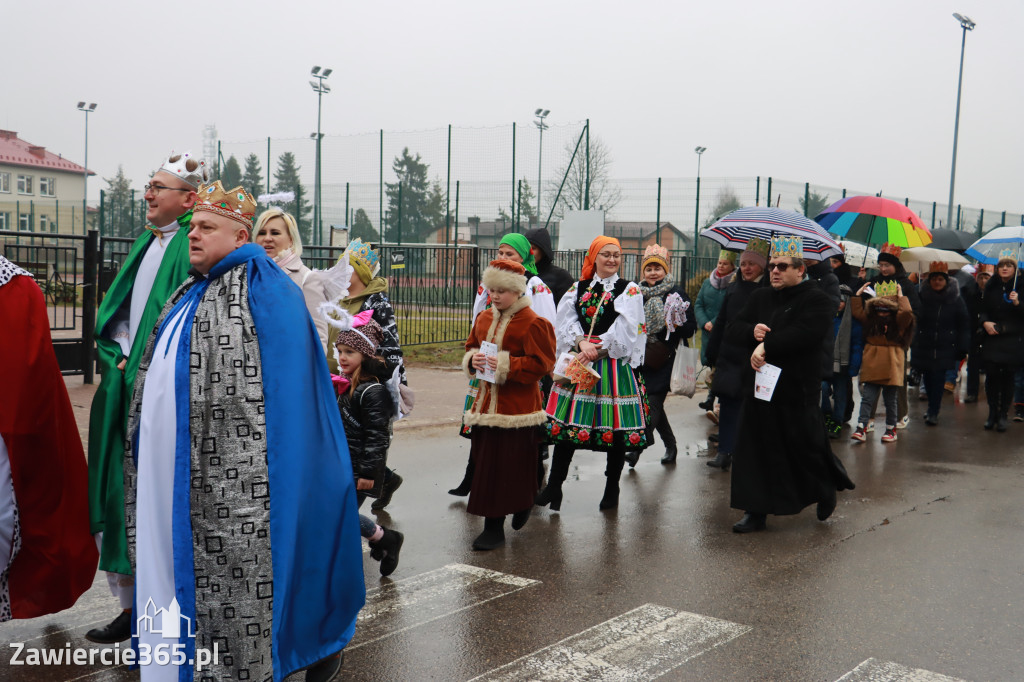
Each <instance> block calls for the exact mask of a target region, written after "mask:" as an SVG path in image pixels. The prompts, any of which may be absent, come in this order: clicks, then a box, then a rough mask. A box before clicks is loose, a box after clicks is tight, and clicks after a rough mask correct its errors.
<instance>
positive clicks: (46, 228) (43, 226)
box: [39, 215, 53, 232]
mask: <svg viewBox="0 0 1024 682" xmlns="http://www.w3.org/2000/svg"><path fill="white" fill-rule="evenodd" d="M52 227H53V226H52V225H50V219H49V218H47V217H46V216H44V215H41V216H39V231H40V232H50V231H51V229H52Z"/></svg>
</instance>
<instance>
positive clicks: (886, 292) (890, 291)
mask: <svg viewBox="0 0 1024 682" xmlns="http://www.w3.org/2000/svg"><path fill="white" fill-rule="evenodd" d="M896 286H897V284H896V282H895V281H889V282H878V283H877V284H875V296H878V297H879V298H882V297H884V296H895V295H896Z"/></svg>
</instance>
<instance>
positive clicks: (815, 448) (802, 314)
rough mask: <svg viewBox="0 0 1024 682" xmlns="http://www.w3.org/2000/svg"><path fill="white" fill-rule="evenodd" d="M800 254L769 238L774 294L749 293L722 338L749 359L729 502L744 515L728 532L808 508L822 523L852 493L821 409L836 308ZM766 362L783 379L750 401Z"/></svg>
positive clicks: (792, 242)
mask: <svg viewBox="0 0 1024 682" xmlns="http://www.w3.org/2000/svg"><path fill="white" fill-rule="evenodd" d="M802 251H803V244H802V242H801V240H800V238H799V237H776V238H775V239H773V240H772V252H771V258H770V260H769V263H768V274H769V280H770V284H771V288H766V289H758V290H756V291H754V292H752V293H751V294H750V298H749V300H748V301H747V305H746V306H745V307H744V308H743V310H742V311H741V312H740V314H739V316H738V317H737V318H736V319H735V320H733V321H732V323H731V324H730V325H729V327H728V329H727V330H726V332H725V333H726V340H727V341H728V342H729V343H734V344H737V345H738V346H742V347H745V348H747V349H748V350H749V351H750V353H751V355H750V370H748V371H746V373H745V375H744V381H743V393H744V398H743V408H742V414H741V417H740V429H739V436H738V438H737V441H736V448H735V451H734V453H733V473H732V500H731V504H732V507H733V508H734V509H740V510H742V511H743V512H744V516H743V519H742V520H741V521H740V522H739V523H737V524H736V525H734V526H733V531H735V532H737V533H750V532H753V531H758V530H764V528H765V525H766V519H767V516H768V514H776V515H784V514H797V513H799V512H800V511H801V510H802V509H803V508H804V507H806V506H808V505H811V504H817V515H818V518H819V519H820V520H822V521H824V520H825V519H827V518H828V517H829V516H830V515H831V514H832V512H833V511H834V510H835V507H836V491H837V490H852V489H853V482H852V481H850V479H849V477H848V476H847V475H846V470H845V469H844V468H843V465H842V462H840V461H839V459H838V458H837V457H836V456H835V455H834V454H833V453H832V449H831V447H830V446H829V439H828V436H827V435H826V431H825V424H824V421H823V417H822V413H821V409H820V406H819V400H820V395H821V393H820V391H821V355H820V353H821V345H822V339H823V338H824V337H825V335H826V334H828V333H829V332H830V329H831V325H832V318H833V316H834V315H835V308H834V306H833V305H832V302H831V301H830V300H829V297H828V296H827V295H826V294H825V293H824V292H823V291H822V290H821V288H820V287H819V285H818V284H817V283H816V282H813V281H810V280H808V279H807V278H806V274H807V273H806V266H805V265H804V261H803V260H802V256H803V253H802ZM767 364H770V365H774V366H775V367H778V368H779V369H780V370H781V373H780V374H779V376H778V382H777V383H776V384H775V388H774V392H773V393H772V394H771V395H770V397H769V398H768V399H766V400H765V399H761V398H757V397H755V396H754V383H755V381H754V378H755V377H754V375H755V372H758V371H760V370H761V369H762V368H763V367H765V365H767Z"/></svg>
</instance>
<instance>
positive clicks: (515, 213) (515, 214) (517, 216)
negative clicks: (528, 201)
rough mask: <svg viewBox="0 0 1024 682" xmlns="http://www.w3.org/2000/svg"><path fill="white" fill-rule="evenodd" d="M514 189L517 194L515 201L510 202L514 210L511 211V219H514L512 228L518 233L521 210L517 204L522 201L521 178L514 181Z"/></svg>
mask: <svg viewBox="0 0 1024 682" xmlns="http://www.w3.org/2000/svg"><path fill="white" fill-rule="evenodd" d="M516 190H517V196H516V197H515V201H514V203H513V204H512V205H513V207H514V209H515V210H514V211H513V212H512V216H513V219H514V220H515V225H513V228H514V229H515V231H516V232H517V233H518V232H519V219H520V218H521V217H522V211H520V210H519V204H521V203H522V201H523V181H522V180H518V181H516Z"/></svg>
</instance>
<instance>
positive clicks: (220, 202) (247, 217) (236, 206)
mask: <svg viewBox="0 0 1024 682" xmlns="http://www.w3.org/2000/svg"><path fill="white" fill-rule="evenodd" d="M198 194H199V200H198V201H197V202H196V206H195V209H193V210H196V211H210V212H211V213H216V214H217V215H222V216H224V217H225V218H231V219H232V220H237V221H238V222H240V223H242V224H243V225H245V226H246V227H248V228H250V229H252V219H253V217H254V216H255V215H256V200H255V199H253V198H252V195H251V194H249V193H248V192H246V191H245V189H243V188H242V186H241V185H239V186H238V187H235V188H234V189H232V190H225V189H224V185H222V184H220V180H214V181H213V182H212V183H210V184H208V185H203V186H202V187H200V188H199V191H198Z"/></svg>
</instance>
